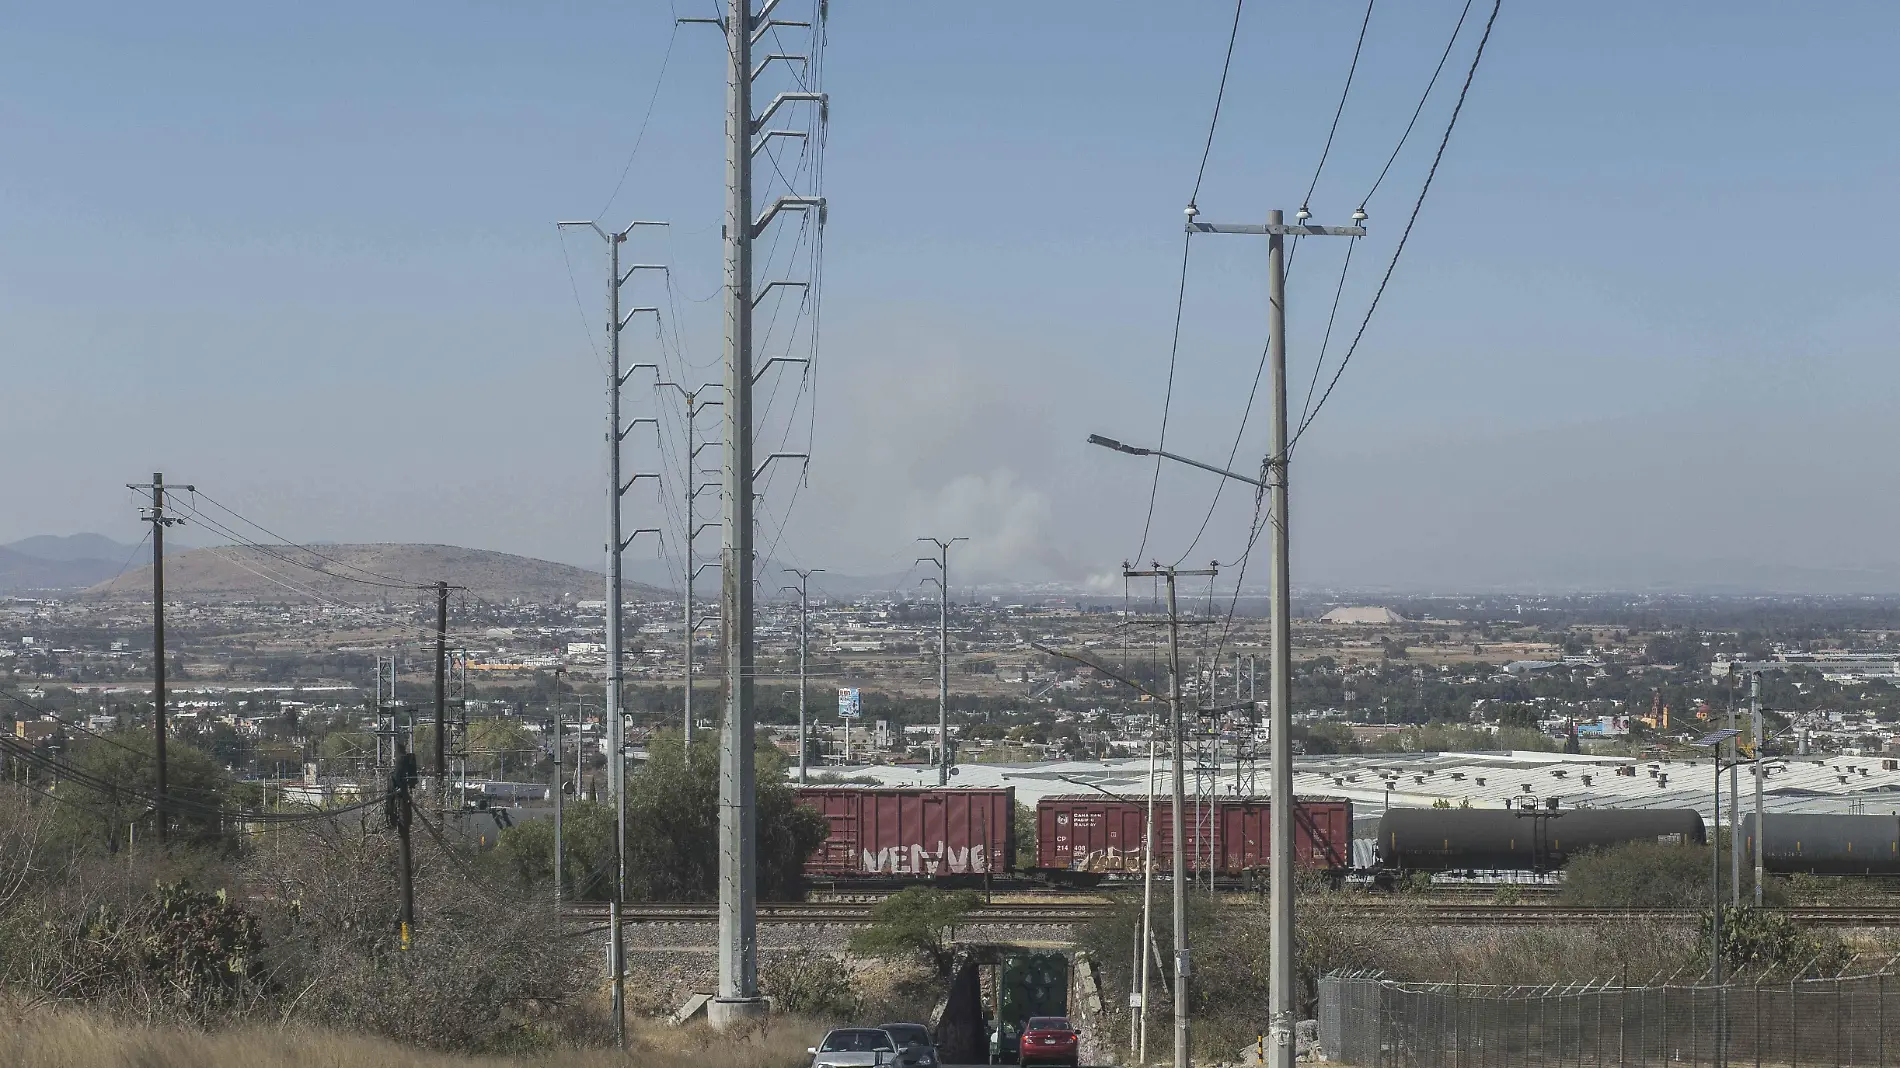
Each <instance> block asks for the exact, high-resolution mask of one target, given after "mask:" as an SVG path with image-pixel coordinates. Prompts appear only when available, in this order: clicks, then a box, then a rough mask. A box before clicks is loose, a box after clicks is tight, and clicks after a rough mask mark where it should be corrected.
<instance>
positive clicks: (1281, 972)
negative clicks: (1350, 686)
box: [1089, 216, 1296, 1068]
mask: <svg viewBox="0 0 1900 1068" xmlns="http://www.w3.org/2000/svg"><path fill="white" fill-rule="evenodd" d="M1274 221H1275V223H1277V222H1278V221H1279V220H1278V218H1277V216H1276V217H1275V219H1274ZM1274 241H1275V243H1274V251H1273V256H1274V259H1273V260H1272V262H1273V263H1274V264H1275V270H1276V271H1277V270H1278V266H1277V265H1278V264H1279V262H1280V261H1279V258H1278V257H1279V255H1280V245H1279V238H1278V237H1276V238H1275V239H1274ZM1277 306H1278V305H1277V297H1276V307H1277ZM1282 333H1283V331H1282V330H1280V329H1278V328H1276V329H1275V330H1274V337H1275V339H1276V341H1275V343H1276V345H1277V344H1278V338H1279V337H1280V336H1281V335H1282ZM1281 355H1282V359H1281V360H1280V361H1279V362H1277V363H1276V364H1275V368H1274V382H1275V391H1276V395H1277V402H1278V403H1277V410H1276V416H1275V420H1274V426H1275V435H1274V442H1275V444H1274V448H1275V455H1277V456H1278V457H1279V459H1278V460H1275V459H1273V457H1269V458H1268V460H1267V461H1266V462H1263V463H1262V465H1261V472H1262V474H1266V473H1267V472H1268V471H1269V470H1275V469H1277V472H1278V474H1277V476H1276V478H1277V481H1276V482H1275V484H1274V485H1272V486H1269V485H1268V484H1267V483H1266V481H1265V480H1264V479H1259V478H1250V477H1248V476H1247V475H1243V474H1239V473H1237V472H1234V471H1229V470H1227V469H1225V468H1221V467H1215V466H1214V465H1212V464H1204V463H1202V462H1200V461H1199V460H1194V459H1189V458H1188V457H1186V456H1180V455H1177V454H1175V453H1171V452H1167V451H1164V450H1162V449H1148V448H1143V447H1141V446H1138V445H1129V444H1126V443H1124V442H1120V441H1116V440H1115V439H1114V438H1109V437H1103V436H1102V435H1100V434H1090V435H1089V444H1091V445H1100V446H1102V447H1103V448H1105V449H1113V450H1115V451H1116V452H1121V453H1127V454H1129V455H1131V456H1159V457H1162V458H1163V459H1168V460H1173V461H1174V462H1176V463H1181V464H1186V465H1187V466H1189V467H1196V468H1199V469H1201V470H1203V471H1207V472H1209V473H1211V474H1216V475H1220V476H1221V477H1223V478H1231V479H1233V480H1234V481H1236V482H1245V483H1246V484H1247V485H1249V486H1252V487H1253V488H1254V489H1255V491H1256V496H1255V500H1256V501H1258V500H1260V499H1261V497H1262V496H1263V495H1265V494H1266V493H1267V491H1268V490H1272V493H1273V502H1272V512H1273V521H1274V535H1273V540H1272V543H1271V548H1272V550H1273V552H1272V556H1273V568H1272V571H1273V580H1272V588H1273V599H1272V609H1271V612H1270V613H1269V615H1270V618H1271V620H1272V629H1273V640H1272V649H1271V653H1272V655H1271V659H1270V661H1269V663H1270V665H1271V671H1270V672H1269V682H1268V710H1269V715H1268V724H1269V730H1270V733H1269V735H1268V739H1269V742H1270V745H1271V749H1270V753H1271V754H1272V759H1271V761H1270V766H1271V768H1272V780H1271V786H1270V789H1269V791H1268V796H1269V798H1270V803H1269V808H1268V817H1267V818H1268V821H1269V828H1268V836H1267V837H1268V842H1269V843H1270V845H1269V849H1268V861H1267V863H1268V868H1267V870H1268V879H1269V893H1270V894H1271V895H1272V896H1271V899H1270V908H1269V917H1270V923H1269V926H1270V929H1271V953H1270V960H1269V967H1268V975H1269V976H1270V984H1269V997H1268V1001H1269V1007H1270V1009H1271V1010H1272V1017H1271V1021H1270V1023H1269V1029H1270V1030H1271V1032H1272V1034H1273V1036H1274V1056H1273V1063H1274V1064H1275V1065H1276V1066H1280V1068H1285V1066H1288V1065H1291V1063H1292V1060H1293V1026H1294V1020H1293V1015H1294V1009H1295V1007H1296V1006H1295V1001H1294V996H1293V983H1294V979H1293V975H1294V971H1293V928H1294V915H1293V912H1294V907H1295V906H1294V899H1293V748H1292V738H1293V710H1292V704H1293V702H1292V692H1291V681H1292V674H1293V671H1292V657H1291V647H1292V644H1293V642H1292V633H1291V619H1292V604H1291V598H1290V597H1289V595H1288V589H1287V587H1288V573H1287V566H1286V564H1287V544H1286V526H1285V524H1286V506H1287V500H1286V477H1285V476H1286V464H1285V455H1286V396H1285V391H1284V384H1285V383H1284V371H1285V364H1284V358H1283V357H1284V354H1283V353H1282V354H1281ZM1123 573H1124V574H1128V573H1129V572H1127V570H1126V569H1124V571H1123ZM1155 573H1159V569H1158V568H1157V571H1156V572H1155ZM1210 573H1211V572H1210ZM1168 574H1169V585H1168V591H1169V615H1170V617H1171V618H1172V616H1173V611H1174V605H1173V592H1174V585H1173V576H1174V572H1173V571H1172V570H1170V571H1169V573H1168ZM1174 677H1175V680H1176V681H1174V682H1172V683H1171V684H1170V688H1171V691H1172V693H1173V694H1174V695H1178V694H1179V692H1180V683H1179V681H1178V680H1179V670H1178V667H1177V669H1176V670H1175V672H1174ZM1177 700H1178V696H1177ZM1176 716H1177V719H1176V726H1175V743H1174V744H1175V780H1174V781H1175V788H1174V790H1175V801H1174V805H1175V814H1174V818H1175V820H1176V825H1177V826H1179V820H1180V807H1181V803H1182V802H1181V797H1180V794H1181V786H1180V782H1181V777H1180V761H1181V756H1180V728H1179V720H1178V713H1176ZM1181 837H1182V836H1181V834H1180V832H1179V831H1177V832H1176V834H1175V849H1176V856H1177V857H1178V856H1179V850H1180V839H1181ZM1178 863H1179V862H1178V861H1177V866H1178ZM1180 881H1181V880H1180V876H1179V874H1177V875H1176V878H1175V883H1176V886H1175V893H1176V894H1177V895H1178V894H1179V893H1180ZM1176 909H1177V920H1176V926H1177V928H1179V926H1180V920H1179V915H1178V913H1179V899H1178V897H1177V903H1176ZM1176 943H1177V950H1176V952H1177V953H1178V954H1179V955H1180V956H1181V958H1182V960H1181V961H1179V962H1177V963H1176V965H1175V967H1176V970H1177V972H1179V970H1180V969H1181V967H1182V964H1183V963H1185V957H1186V947H1185V945H1184V944H1183V943H1181V941H1180V935H1179V932H1178V930H1177V934H1176ZM1178 985H1179V983H1178V981H1177V986H1178ZM1184 993H1185V992H1183V994H1184ZM1176 1012H1177V1018H1176V1021H1175V1050H1174V1068H1186V1066H1187V1064H1188V1054H1187V1025H1186V1017H1185V1015H1183V1014H1181V1010H1180V1009H1178V1008H1177V1009H1176Z"/></svg>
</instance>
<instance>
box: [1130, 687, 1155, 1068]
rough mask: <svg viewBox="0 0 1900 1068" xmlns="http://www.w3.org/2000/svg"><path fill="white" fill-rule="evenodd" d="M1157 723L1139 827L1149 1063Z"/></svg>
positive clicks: (1144, 1057) (1143, 1056)
mask: <svg viewBox="0 0 1900 1068" xmlns="http://www.w3.org/2000/svg"><path fill="white" fill-rule="evenodd" d="M1159 727H1160V724H1158V723H1156V722H1155V717H1154V714H1153V713H1152V712H1151V713H1149V714H1148V819H1147V822H1146V823H1145V824H1144V825H1143V827H1142V831H1141V855H1142V864H1141V949H1140V950H1139V951H1138V953H1137V955H1136V956H1137V959H1139V960H1140V961H1141V962H1142V964H1141V1021H1140V1025H1141V1049H1140V1050H1139V1052H1138V1060H1137V1061H1136V1063H1137V1064H1147V1063H1148V975H1149V973H1150V972H1151V971H1153V969H1152V968H1150V967H1149V966H1148V957H1147V954H1148V947H1149V946H1151V945H1153V944H1154V908H1155V742H1156V739H1155V734H1156V732H1157V729H1158V728H1159Z"/></svg>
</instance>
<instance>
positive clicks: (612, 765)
mask: <svg viewBox="0 0 1900 1068" xmlns="http://www.w3.org/2000/svg"><path fill="white" fill-rule="evenodd" d="M556 225H557V226H559V227H563V228H565V227H570V226H585V227H588V228H589V229H591V230H593V231H594V232H595V233H597V234H599V235H600V236H601V238H602V239H604V240H605V241H606V242H607V250H608V251H607V364H608V368H607V545H606V551H607V694H606V698H607V700H606V704H607V708H606V720H607V723H606V727H607V748H608V751H609V755H608V757H607V789H608V792H609V793H610V794H611V795H612V797H613V799H614V808H615V821H614V824H615V829H614V865H613V868H614V894H613V898H612V900H610V901H609V902H608V909H607V925H608V927H609V928H611V932H610V935H609V938H608V943H609V949H608V957H609V959H608V968H609V971H611V972H612V973H613V1015H614V1040H615V1042H616V1044H617V1045H618V1046H619V1047H620V1048H623V1049H624V1048H625V1047H626V1041H627V1033H626V962H625V960H624V953H623V951H622V932H621V922H620V912H621V904H622V901H623V899H624V898H625V896H626V893H625V891H626V882H627V795H626V773H627V768H626V759H627V743H626V716H625V713H623V712H622V711H621V708H620V701H621V697H622V696H623V690H624V687H625V675H624V672H625V669H626V665H625V663H624V661H625V659H626V656H625V649H624V647H623V640H622V636H621V626H622V624H623V622H624V616H625V609H624V607H623V605H622V603H621V600H622V596H623V592H624V591H623V586H624V585H625V583H624V581H623V579H622V572H621V555H622V554H623V553H624V552H625V551H626V548H627V546H628V545H631V544H632V543H633V539H635V538H637V537H639V536H640V535H642V534H655V535H657V534H659V533H660V532H659V530H657V529H654V528H648V529H643V530H636V531H634V532H633V533H632V534H629V535H627V536H625V537H622V536H621V522H620V519H621V517H620V502H621V498H623V497H625V496H626V495H627V491H628V490H630V489H632V488H633V485H634V483H636V482H638V481H640V480H641V479H643V478H652V479H657V478H659V477H660V476H659V475H658V474H657V473H653V472H643V473H639V474H635V475H633V476H632V477H630V478H628V479H626V480H624V481H623V480H622V479H621V477H620V444H621V442H623V441H625V440H626V438H627V435H628V434H630V433H632V432H633V428H634V427H636V426H639V425H640V424H642V423H650V424H652V425H653V426H654V428H655V429H656V430H657V429H658V427H659V420H657V419H635V420H633V421H631V422H624V423H623V422H622V420H621V418H620V390H621V387H622V386H625V385H626V384H627V379H628V378H629V377H630V376H631V375H632V374H633V372H635V371H638V370H640V369H641V368H648V369H651V370H653V371H654V372H656V373H657V372H658V371H659V367H658V365H656V364H651V363H637V364H634V365H633V366H632V367H630V368H628V369H627V370H626V371H624V372H623V371H621V369H620V334H621V331H622V330H624V329H625V328H626V325H627V323H628V322H629V321H631V320H632V318H633V317H634V316H635V315H639V314H641V313H642V312H651V313H653V315H654V316H655V317H656V318H657V317H658V316H659V314H660V309H659V308H657V307H649V308H631V309H628V311H627V312H626V314H625V315H622V314H621V311H620V288H621V287H622V286H624V285H626V284H627V280H628V279H630V278H632V277H633V275H634V273H635V272H637V271H664V270H666V268H665V267H664V266H663V265H661V264H656V263H636V264H633V265H631V266H629V267H628V268H627V269H626V271H625V272H622V271H621V269H620V246H621V245H622V244H623V243H625V242H626V240H627V235H628V234H631V233H632V232H633V231H634V228H636V227H640V226H665V225H666V224H665V223H662V222H650V221H645V220H637V221H634V222H631V223H628V224H627V226H626V228H625V229H623V230H617V231H615V232H613V233H608V232H607V231H606V230H603V229H601V228H600V226H599V224H597V223H594V222H587V221H583V222H562V223H557V224H556Z"/></svg>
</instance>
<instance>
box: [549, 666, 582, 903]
mask: <svg viewBox="0 0 1900 1068" xmlns="http://www.w3.org/2000/svg"><path fill="white" fill-rule="evenodd" d="M566 674H567V668H565V667H557V668H555V669H554V918H555V922H557V923H558V922H560V917H561V902H562V901H563V900H564V899H565V894H563V893H562V890H563V887H562V885H561V883H562V871H561V869H562V868H564V867H566V865H565V863H563V862H564V861H566V860H567V848H566V840H565V839H564V838H562V837H561V809H562V807H563V799H562V796H561V795H563V794H565V793H566V792H567V781H566V780H567V777H566V775H565V774H563V773H562V770H561V768H562V750H563V749H564V748H565V747H566V744H565V739H563V738H562V737H561V726H562V725H561V678H562V676H564V675H566ZM575 756H576V757H578V756H579V754H578V753H577V754H575ZM574 763H575V764H577V765H578V764H579V763H580V761H579V760H578V759H576V760H575V761H574Z"/></svg>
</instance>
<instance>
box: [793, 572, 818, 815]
mask: <svg viewBox="0 0 1900 1068" xmlns="http://www.w3.org/2000/svg"><path fill="white" fill-rule="evenodd" d="M824 570H825V569H824V568H822V567H813V568H808V569H806V570H804V571H800V570H798V569H797V568H795V567H788V568H786V569H785V573H786V574H788V575H797V576H798V585H796V586H786V587H784V588H785V589H787V590H796V591H797V592H798V784H799V785H800V786H803V785H804V784H805V762H806V757H805V750H806V748H807V747H808V745H809V744H810V743H808V742H806V740H805V737H806V735H805V649H806V634H807V631H806V623H807V617H808V616H809V614H810V609H811V601H810V596H809V592H808V587H809V586H810V584H811V577H812V576H813V575H816V574H820V573H822V572H823V571H824Z"/></svg>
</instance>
